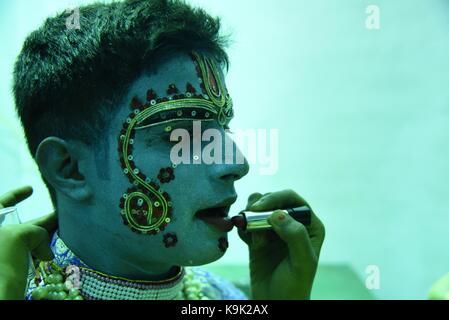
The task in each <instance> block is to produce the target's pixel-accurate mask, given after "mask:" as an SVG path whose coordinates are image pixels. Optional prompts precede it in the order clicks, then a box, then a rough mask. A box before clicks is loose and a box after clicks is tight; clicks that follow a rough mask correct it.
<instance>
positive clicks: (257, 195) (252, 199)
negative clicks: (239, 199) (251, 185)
mask: <svg viewBox="0 0 449 320" xmlns="http://www.w3.org/2000/svg"><path fill="white" fill-rule="evenodd" d="M262 197H263V195H262V194H261V193H259V192H255V193H253V194H251V195H250V196H249V197H248V202H247V205H246V210H248V209H249V208H250V207H251V206H252V205H253V204H254V202H256V201H257V200H259V199H260V198H262Z"/></svg>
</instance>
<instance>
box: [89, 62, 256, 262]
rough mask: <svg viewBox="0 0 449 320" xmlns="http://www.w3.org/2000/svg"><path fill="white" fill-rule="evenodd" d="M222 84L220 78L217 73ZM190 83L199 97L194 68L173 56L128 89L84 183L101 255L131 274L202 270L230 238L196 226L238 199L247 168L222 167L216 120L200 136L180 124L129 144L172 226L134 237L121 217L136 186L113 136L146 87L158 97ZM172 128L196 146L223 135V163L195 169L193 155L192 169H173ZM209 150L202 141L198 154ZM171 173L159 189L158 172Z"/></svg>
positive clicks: (144, 132) (143, 132)
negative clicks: (167, 206) (212, 134)
mask: <svg viewBox="0 0 449 320" xmlns="http://www.w3.org/2000/svg"><path fill="white" fill-rule="evenodd" d="M220 77H223V75H222V74H220ZM187 83H191V84H193V85H194V86H195V87H196V88H197V90H198V91H201V89H200V87H199V83H198V75H197V73H196V71H195V66H194V64H193V61H192V59H191V58H190V57H189V56H188V55H184V54H179V55H174V56H173V57H171V58H170V59H168V60H167V61H166V62H164V63H163V64H162V65H161V66H160V67H159V68H158V70H157V72H155V73H152V74H148V73H147V74H144V75H142V76H141V77H140V78H138V79H137V80H136V81H135V82H134V83H133V84H132V86H131V87H130V89H129V92H128V95H127V98H126V100H125V101H126V103H125V104H124V105H123V106H122V107H121V108H120V111H119V112H118V113H117V115H116V116H115V118H114V119H113V121H112V122H111V124H110V129H109V132H108V133H107V136H108V141H107V145H108V146H109V147H107V148H106V149H105V150H103V152H101V155H99V154H97V155H95V156H94V158H95V160H94V161H93V162H94V164H93V166H94V167H95V168H94V169H92V175H91V176H90V177H88V182H89V183H90V185H91V186H92V187H93V189H94V190H95V205H96V206H98V208H100V209H99V210H98V214H97V215H96V216H95V217H92V218H91V219H92V221H91V223H93V224H95V225H96V227H97V230H98V235H99V239H103V240H101V241H104V244H103V245H102V247H103V248H104V251H105V252H104V254H110V255H114V256H119V257H120V258H121V259H122V260H123V261H124V263H126V264H129V265H130V266H132V268H134V269H139V270H155V269H157V267H160V268H161V270H162V269H163V268H164V267H165V266H167V265H168V266H172V265H183V266H186V265H201V264H205V263H209V262H212V261H215V260H217V259H218V258H220V257H221V256H222V255H223V254H224V252H225V249H226V243H227V241H226V240H227V232H226V231H224V230H220V228H219V227H217V226H214V225H213V224H210V223H206V221H208V220H207V219H206V220H204V219H200V218H199V215H197V213H198V211H200V210H204V209H207V208H214V207H223V210H225V211H227V210H228V209H229V206H230V205H231V204H232V203H233V202H234V201H235V200H236V196H237V195H236V191H235V188H234V181H236V180H238V179H240V178H241V177H243V176H244V175H246V174H247V172H248V164H247V162H246V161H245V162H244V163H243V164H236V163H235V161H233V163H234V164H226V162H225V160H224V158H225V156H226V155H225V152H226V151H225V150H224V146H225V144H226V143H225V137H226V136H227V133H226V130H225V128H223V126H222V125H220V124H219V122H218V121H217V120H216V119H208V121H201V131H199V132H198V131H196V132H195V130H194V129H193V126H194V124H193V121H192V120H177V119H175V120H171V121H169V122H165V123H156V124H153V125H151V126H149V127H146V128H141V129H138V130H136V131H135V137H134V139H133V152H132V156H133V161H134V163H135V166H136V167H137V168H139V170H140V172H142V173H144V174H145V175H146V176H147V177H148V178H151V180H152V181H154V182H156V183H157V184H158V185H159V186H160V188H161V189H163V191H165V192H166V193H168V195H169V196H170V198H171V203H172V209H173V211H172V216H171V221H170V222H169V223H168V225H167V226H166V227H165V229H164V230H163V231H161V232H159V233H158V234H155V235H148V234H142V233H139V232H133V231H132V230H131V229H130V227H129V226H127V225H125V224H124V221H123V219H122V216H121V214H120V211H121V209H120V207H119V204H120V199H121V197H122V195H123V194H124V193H126V192H127V190H128V189H129V188H130V187H133V185H132V184H131V182H130V181H129V180H128V178H127V177H126V175H125V174H124V172H123V168H122V166H121V164H120V158H119V156H120V151H118V150H119V139H118V137H119V136H120V134H121V130H122V128H123V123H124V122H125V121H126V119H127V117H128V116H129V114H130V113H131V112H132V110H131V109H130V107H129V105H130V103H131V101H132V99H133V98H134V97H138V98H139V99H140V100H141V101H145V99H146V95H147V92H148V90H149V89H150V88H151V89H154V91H155V92H157V93H158V95H159V96H166V91H167V88H168V87H169V85H171V84H175V85H176V87H177V88H179V89H180V91H183V90H184V89H185V88H186V84H187ZM149 108H151V106H150V107H149ZM196 124H197V125H198V124H199V122H196ZM176 129H185V130H187V131H188V132H189V135H190V139H191V140H193V139H198V141H201V135H202V133H203V132H204V131H205V130H207V129H215V130H217V132H220V135H221V137H222V146H223V159H222V161H221V163H218V164H217V163H213V164H205V163H204V162H202V161H201V163H200V164H192V162H194V160H195V159H198V157H199V158H200V159H201V154H200V155H196V154H195V153H194V152H192V149H191V154H190V163H191V164H179V165H177V166H175V167H173V166H172V159H171V157H170V153H171V150H172V148H173V147H174V146H175V145H176V144H177V143H178V142H176V141H171V139H170V136H171V133H172V131H174V130H176ZM195 134H196V135H197V136H195ZM227 139H229V136H227ZM207 144H209V142H202V145H201V148H204V147H205V145H207ZM227 152H229V150H227ZM228 163H229V162H228ZM168 167H171V168H172V169H173V175H174V179H170V178H172V177H170V178H169V179H165V182H162V181H161V180H160V179H159V178H158V176H159V177H160V173H161V169H164V168H168ZM169 176H170V175H169ZM140 187H141V186H140ZM168 234H169V235H170V238H169V240H168V241H171V240H172V239H173V235H175V236H176V238H177V242H176V243H175V245H174V246H168V247H167V242H164V236H165V237H166V238H167V237H168V236H167V235H168Z"/></svg>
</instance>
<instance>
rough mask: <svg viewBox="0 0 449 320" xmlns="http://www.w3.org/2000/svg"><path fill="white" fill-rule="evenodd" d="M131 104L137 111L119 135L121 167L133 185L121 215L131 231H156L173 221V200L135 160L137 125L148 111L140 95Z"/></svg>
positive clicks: (124, 202)
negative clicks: (144, 107) (140, 99)
mask: <svg viewBox="0 0 449 320" xmlns="http://www.w3.org/2000/svg"><path fill="white" fill-rule="evenodd" d="M131 106H132V107H133V108H134V111H133V112H132V113H131V114H130V115H129V116H128V118H127V119H126V122H125V123H124V125H123V129H122V131H121V133H120V138H119V154H120V163H121V167H122V169H123V173H124V174H125V175H126V176H127V177H128V179H129V181H130V182H131V183H132V187H131V188H128V190H127V191H126V192H125V193H124V194H123V196H122V198H121V199H120V209H121V216H122V219H123V222H124V224H125V225H127V226H128V227H129V228H130V229H131V230H132V231H134V232H139V233H142V234H148V235H155V234H158V233H159V232H161V231H163V230H164V229H165V226H166V225H167V224H168V223H170V222H171V215H172V211H173V208H172V202H171V198H170V196H169V195H168V193H167V192H163V191H161V190H160V187H159V185H158V184H156V183H155V182H154V181H152V180H151V179H150V178H149V177H147V176H146V175H145V174H143V173H142V172H141V171H140V170H139V169H138V168H137V166H136V165H135V163H134V156H133V145H134V137H135V126H136V124H137V123H139V122H140V121H141V120H142V119H143V118H144V117H145V116H146V115H145V112H144V111H145V110H142V109H143V106H142V104H141V103H139V101H138V100H137V99H133V101H132V102H131ZM172 173H173V172H172Z"/></svg>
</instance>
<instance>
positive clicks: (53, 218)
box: [27, 212, 58, 234]
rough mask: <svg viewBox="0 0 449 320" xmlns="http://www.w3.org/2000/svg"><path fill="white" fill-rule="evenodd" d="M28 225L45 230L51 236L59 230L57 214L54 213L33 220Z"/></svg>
mask: <svg viewBox="0 0 449 320" xmlns="http://www.w3.org/2000/svg"><path fill="white" fill-rule="evenodd" d="M27 223H29V224H34V225H36V226H39V227H41V228H44V229H45V230H47V232H48V233H49V234H52V233H53V232H55V231H56V229H57V228H58V217H57V215H56V213H55V212H53V213H50V214H48V215H46V216H43V217H40V218H37V219H35V220H31V221H29V222H27Z"/></svg>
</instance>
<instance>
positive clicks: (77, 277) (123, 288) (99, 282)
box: [28, 232, 201, 300]
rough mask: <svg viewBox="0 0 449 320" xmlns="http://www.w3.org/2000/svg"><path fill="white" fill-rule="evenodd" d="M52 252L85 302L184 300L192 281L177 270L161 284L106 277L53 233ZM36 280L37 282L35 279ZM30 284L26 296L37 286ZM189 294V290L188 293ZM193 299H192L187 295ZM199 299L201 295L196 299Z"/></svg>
mask: <svg viewBox="0 0 449 320" xmlns="http://www.w3.org/2000/svg"><path fill="white" fill-rule="evenodd" d="M50 247H51V250H52V252H53V254H54V256H55V258H54V260H53V262H54V265H56V266H57V267H58V268H61V270H64V271H65V272H67V273H71V274H72V276H71V280H72V284H73V285H74V286H75V287H76V288H77V289H78V290H79V292H80V294H81V296H82V297H83V298H84V299H88V300H174V299H185V298H187V297H186V296H185V292H184V291H186V280H187V282H189V281H191V280H192V276H191V275H190V273H191V272H190V271H188V272H187V276H186V270H185V269H184V268H182V267H179V271H178V273H177V274H176V275H175V276H174V277H172V278H170V279H166V280H161V281H138V280H129V279H125V278H120V277H114V276H109V275H106V274H104V273H101V272H98V271H95V270H92V269H90V268H89V267H88V266H87V265H86V264H85V263H84V262H83V261H82V260H81V259H79V258H78V257H77V256H76V255H75V254H74V253H73V252H72V251H71V250H70V249H69V248H68V247H67V245H66V244H65V243H64V242H63V241H62V239H61V238H60V237H59V236H58V233H57V232H55V233H54V235H53V238H52V241H51V245H50ZM34 280H36V279H34ZM37 282H38V281H31V282H30V284H29V289H28V293H29V294H28V296H29V297H31V294H32V291H33V290H34V289H35V288H36V287H37V286H38V285H41V286H42V285H46V284H45V283H42V281H41V283H40V284H39V283H37ZM189 291H191V290H189ZM190 298H193V296H190ZM197 298H198V299H201V297H200V296H198V297H197Z"/></svg>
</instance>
